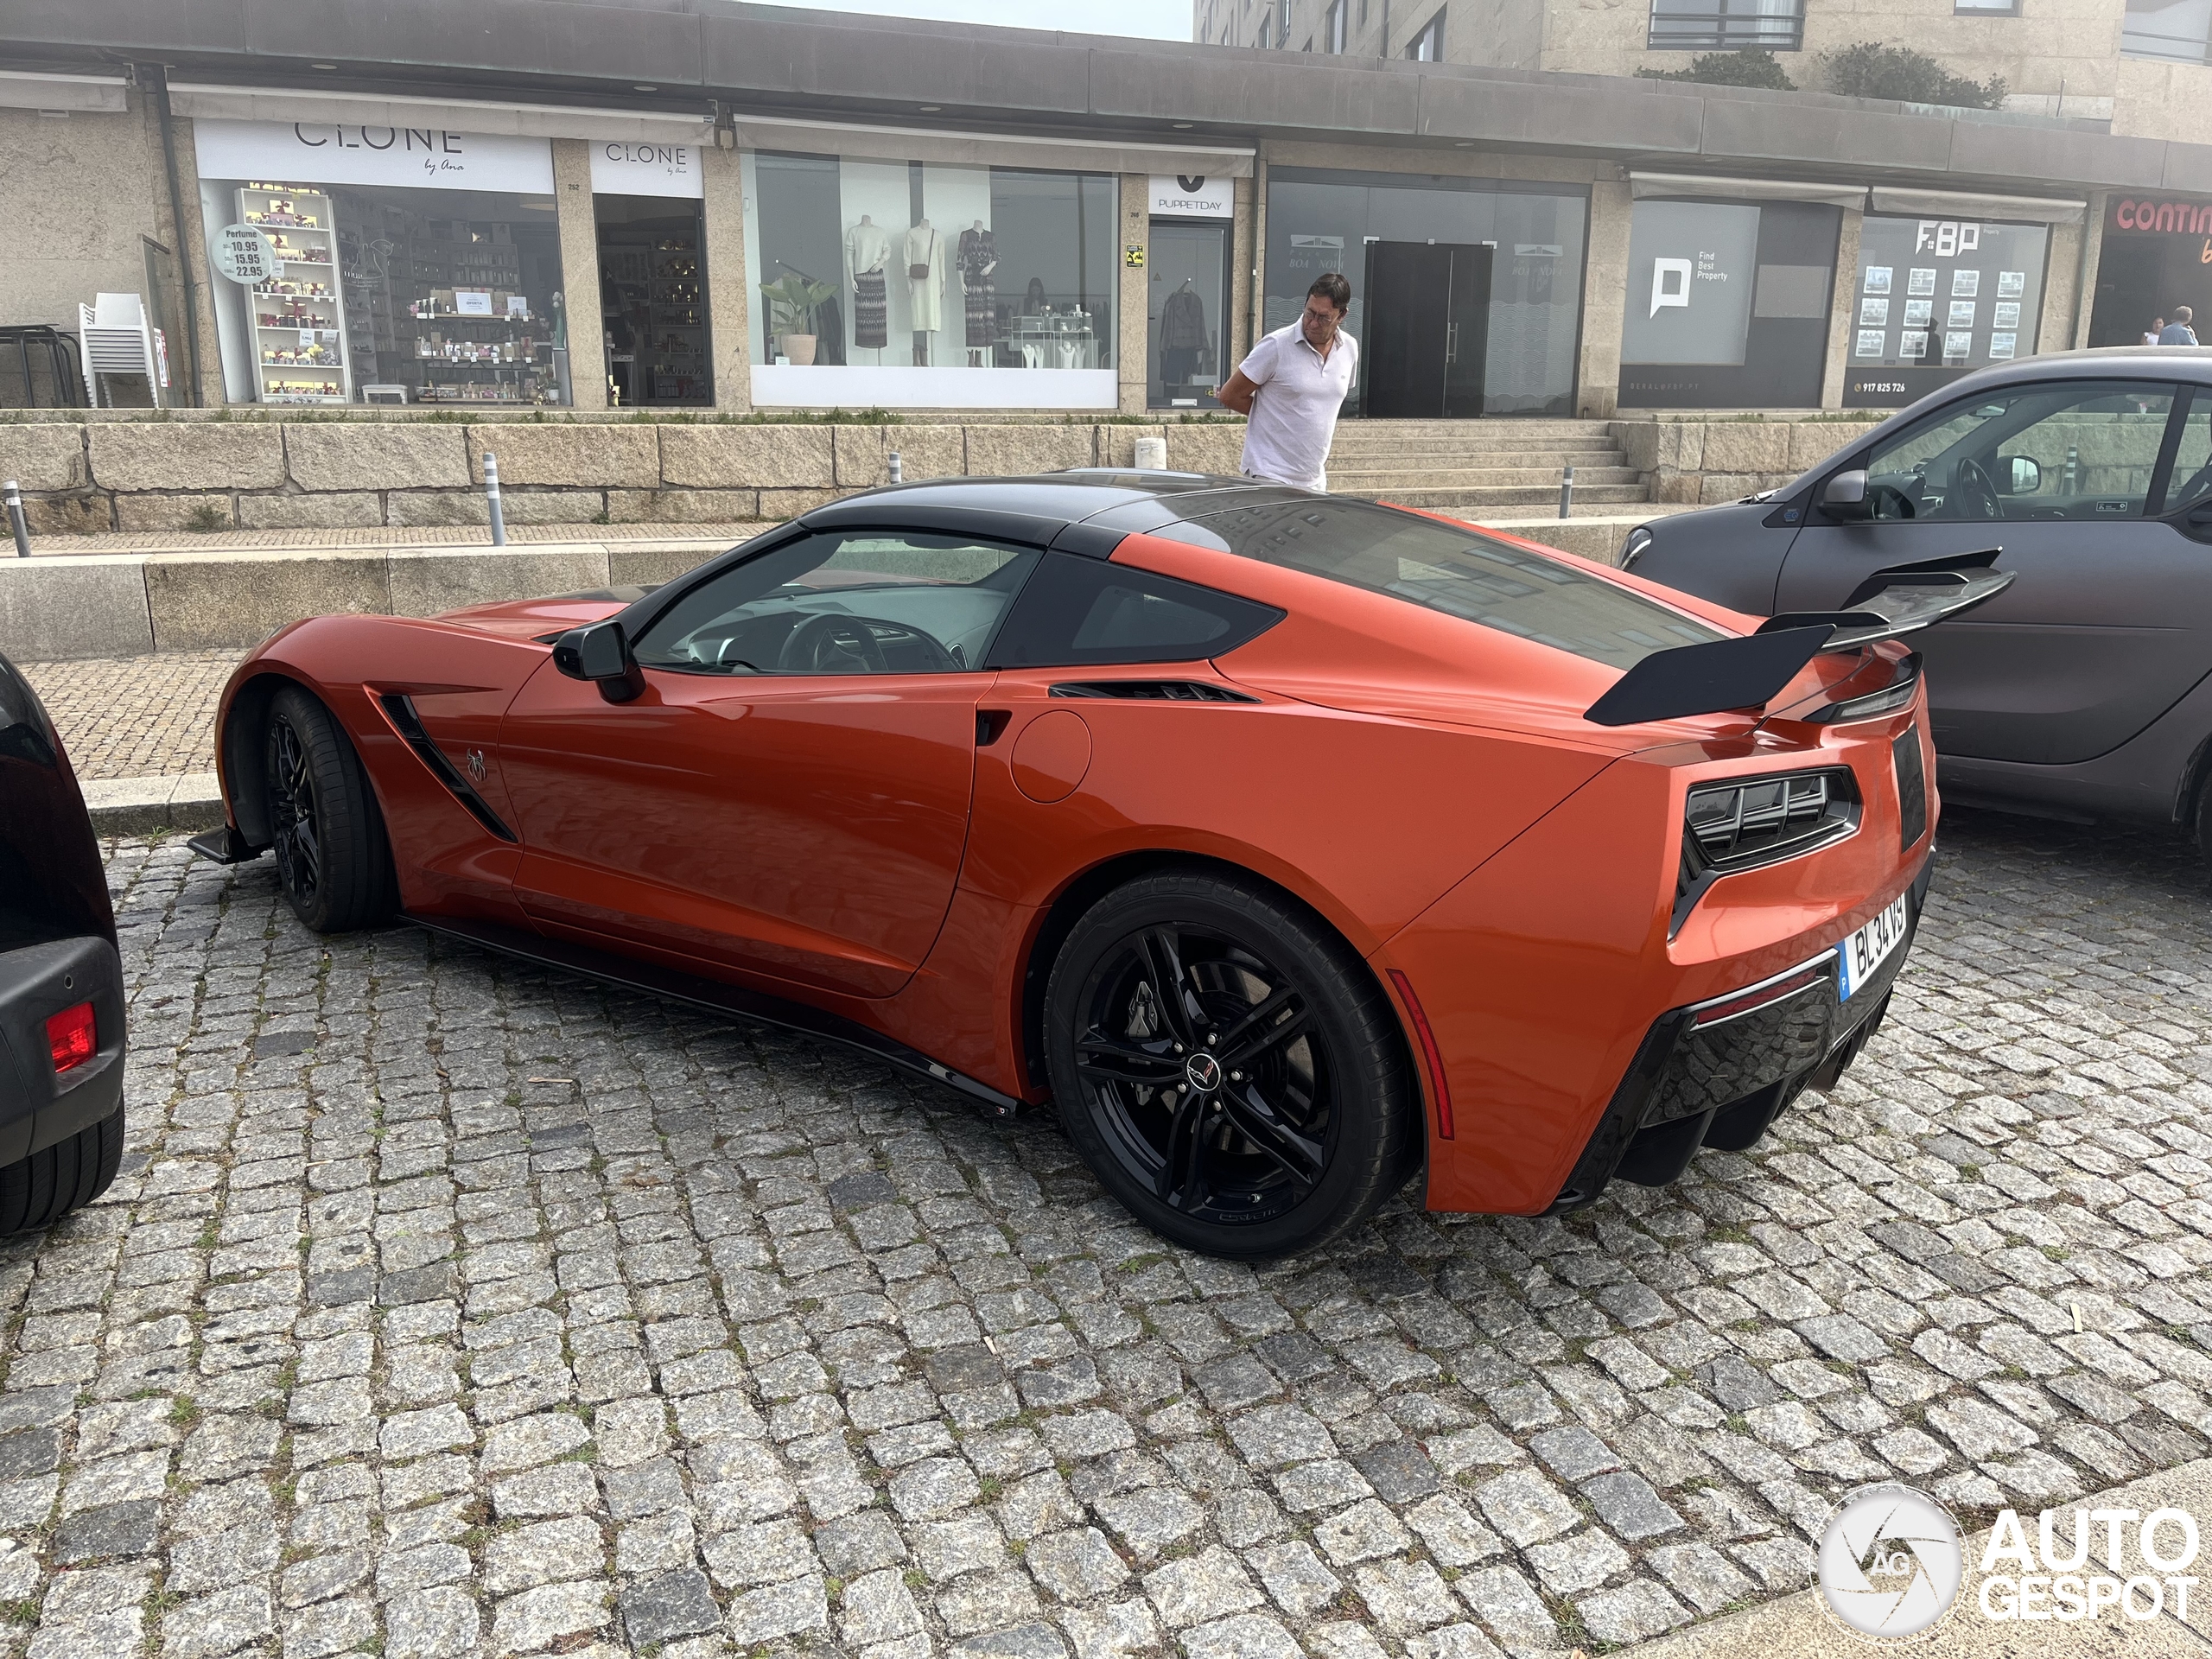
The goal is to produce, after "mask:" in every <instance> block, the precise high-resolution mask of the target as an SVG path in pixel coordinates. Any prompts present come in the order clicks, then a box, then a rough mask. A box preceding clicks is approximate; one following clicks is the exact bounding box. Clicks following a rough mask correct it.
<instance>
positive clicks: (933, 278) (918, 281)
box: [906, 219, 944, 334]
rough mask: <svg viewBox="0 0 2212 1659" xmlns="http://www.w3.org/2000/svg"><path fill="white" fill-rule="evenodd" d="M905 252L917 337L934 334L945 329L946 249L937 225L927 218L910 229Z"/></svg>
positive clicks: (908, 295) (907, 278)
mask: <svg viewBox="0 0 2212 1659" xmlns="http://www.w3.org/2000/svg"><path fill="white" fill-rule="evenodd" d="M943 254H944V249H943V247H942V245H941V244H940V240H939V238H938V233H937V228H936V226H932V225H931V223H930V222H929V220H927V219H924V220H923V221H922V222H921V223H920V224H918V225H917V226H914V227H913V228H912V229H911V230H909V231H908V232H906V283H907V297H908V299H910V300H911V301H912V307H913V308H912V311H911V312H910V313H909V314H908V315H911V316H912V318H913V322H914V332H915V333H916V334H935V333H936V332H937V331H938V329H940V328H942V327H944V257H943ZM917 271H919V272H920V273H921V274H920V275H919V276H916V275H915V272H917Z"/></svg>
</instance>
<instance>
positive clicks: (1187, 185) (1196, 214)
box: [1152, 173, 1236, 219]
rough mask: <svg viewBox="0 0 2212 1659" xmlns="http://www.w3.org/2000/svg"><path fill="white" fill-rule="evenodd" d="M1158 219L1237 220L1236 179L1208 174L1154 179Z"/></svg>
mask: <svg viewBox="0 0 2212 1659" xmlns="http://www.w3.org/2000/svg"><path fill="white" fill-rule="evenodd" d="M1152 213H1153V217H1154V218H1155V219H1234V218H1236V181H1235V180H1234V179H1213V178H1208V177H1206V176H1205V175H1204V174H1181V173H1179V174H1173V175H1168V176H1166V177H1155V178H1154V180H1153V181H1152Z"/></svg>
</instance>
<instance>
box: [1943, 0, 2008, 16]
mask: <svg viewBox="0 0 2212 1659" xmlns="http://www.w3.org/2000/svg"><path fill="white" fill-rule="evenodd" d="M1951 16H1954V17H2018V16H2020V0H1999V3H1998V4H1996V5H1993V6H1976V5H1969V4H1967V0H1951Z"/></svg>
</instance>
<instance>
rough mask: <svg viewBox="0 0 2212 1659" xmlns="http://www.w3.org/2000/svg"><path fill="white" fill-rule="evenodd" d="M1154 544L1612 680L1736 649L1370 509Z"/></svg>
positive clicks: (1613, 594)
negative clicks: (1543, 649)
mask: <svg viewBox="0 0 2212 1659" xmlns="http://www.w3.org/2000/svg"><path fill="white" fill-rule="evenodd" d="M1155 533H1156V534H1159V535H1160V536H1163V537H1167V538H1168V539H1170V540H1173V541H1185V542H1190V543H1195V544H1197V545H1198V546H1202V547H1212V548H1216V549H1217V550H1221V551H1224V552H1230V553H1237V554H1241V555H1243V556H1244V557H1246V558H1253V559H1261V560H1264V561H1265V562H1266V563H1269V564H1279V565H1282V566H1284V567H1286V568H1287V569H1294V570H1303V571H1305V572H1306V573H1307V574H1309V575H1317V576H1325V577H1327V578H1328V579H1329V580H1330V581H1332V582H1345V583H1348V584H1350V585H1351V586H1352V587H1354V588H1366V589H1367V590H1368V591H1369V592H1370V593H1377V594H1389V595H1390V596H1391V597H1392V598H1394V599H1402V600H1404V601H1407V602H1408V604H1414V605H1419V606H1421V607H1424V608H1426V609H1428V610H1432V611H1442V612H1444V613H1446V615H1449V616H1456V617H1459V618H1462V619H1464V620H1466V621H1469V622H1473V623H1477V624H1479V625H1480V626H1483V627H1485V628H1496V629H1497V630H1498V631H1499V632H1502V633H1510V634H1517V635H1518V636H1520V637H1521V638H1522V639H1532V640H1534V641H1535V642H1536V643H1537V644H1538V645H1550V646H1552V647H1553V648H1554V649H1555V650H1559V651H1566V652H1573V654H1574V655H1576V656H1577V657H1586V658H1589V659H1590V660H1591V661H1592V662H1599V663H1606V664H1611V666H1613V667H1615V668H1633V667H1634V666H1635V665H1636V664H1638V663H1640V662H1642V661H1643V659H1644V658H1646V657H1649V655H1651V653H1652V652H1656V651H1669V650H1672V649H1673V648H1674V647H1675V646H1677V645H1704V644H1706V643H1707V642H1708V641H1710V640H1714V639H1728V638H1730V637H1731V636H1730V635H1727V634H1725V633H1723V632H1720V631H1719V630H1718V629H1716V628H1712V627H1708V626H1706V625H1705V624H1704V623H1702V622H1697V621H1694V620H1691V619H1690V618H1688V617H1687V616H1684V615H1682V614H1681V613H1680V612H1678V611H1673V610H1669V608H1668V607H1666V606H1664V605H1662V604H1659V603H1658V602H1657V601H1654V600H1649V599H1646V598H1645V597H1644V596H1643V594H1638V593H1636V592H1633V591H1631V590H1630V589H1629V588H1624V587H1621V586H1619V585H1618V584H1617V583H1614V582H1607V581H1606V580H1605V578H1603V577H1602V576H1596V575H1591V574H1590V573H1589V572H1588V571H1586V570H1580V569H1576V568H1575V567H1574V566H1573V565H1570V564H1567V563H1563V562H1562V561H1560V560H1557V559H1554V558H1550V557H1548V556H1545V555H1544V554H1541V553H1539V552H1537V551H1535V550H1534V549H1530V548H1523V547H1516V546H1515V545H1513V544H1512V543H1509V542H1502V541H1498V540H1496V539H1494V538H1492V537H1488V536H1485V535H1484V534H1483V533H1482V532H1481V531H1478V530H1475V529H1473V528H1471V527H1470V526H1467V525H1462V524H1445V523H1442V522H1440V521H1439V520H1437V519H1433V518H1420V517H1417V516H1415V515H1414V514H1412V513H1408V512H1397V511H1395V510H1393V509H1391V508H1389V507H1381V506H1374V505H1369V504H1367V503H1365V502H1355V501H1341V500H1338V501H1328V500H1324V501H1315V500H1304V501H1285V502H1279V503H1275V504H1273V505H1267V506H1256V507H1236V508H1231V509H1230V510H1229V511H1228V512H1211V513H1207V514H1205V516H1203V517H1201V518H1195V519H1192V520H1188V521H1186V522H1185V523H1183V524H1171V525H1169V526H1168V527H1167V528H1166V529H1165V530H1162V531H1157V532H1155Z"/></svg>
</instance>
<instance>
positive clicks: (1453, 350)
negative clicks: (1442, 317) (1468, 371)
mask: <svg viewBox="0 0 2212 1659" xmlns="http://www.w3.org/2000/svg"><path fill="white" fill-rule="evenodd" d="M1444 360H1445V361H1446V363H1457V362H1458V361H1459V324H1458V323H1456V322H1447V323H1446V324H1445V325H1444Z"/></svg>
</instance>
